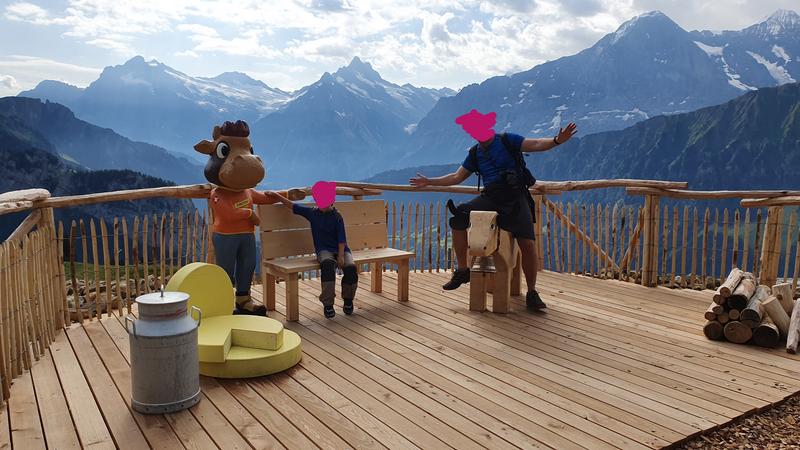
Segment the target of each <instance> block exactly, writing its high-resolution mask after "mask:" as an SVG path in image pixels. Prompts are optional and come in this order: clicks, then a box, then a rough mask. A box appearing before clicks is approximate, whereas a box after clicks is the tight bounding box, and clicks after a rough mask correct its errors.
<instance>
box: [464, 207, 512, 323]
mask: <svg viewBox="0 0 800 450" xmlns="http://www.w3.org/2000/svg"><path fill="white" fill-rule="evenodd" d="M469 222H470V224H469V229H468V230H467V241H468V242H469V256H470V257H474V258H479V259H478V261H477V264H475V265H473V266H472V267H471V268H470V283H469V286H470V288H469V309H470V311H485V310H486V293H487V292H491V293H492V312H496V313H506V312H508V311H509V297H510V296H511V295H519V292H520V282H521V280H520V273H519V272H520V269H521V264H520V263H519V255H520V253H519V247H518V246H517V242H516V240H515V239H514V238H513V237H512V236H511V233H509V232H508V231H505V230H501V229H500V228H499V227H498V226H497V213H496V212H494V211H472V212H470V215H469ZM489 257H491V258H492V260H493V262H494V269H492V268H490V267H489V265H488V264H486V261H487V258H489Z"/></svg>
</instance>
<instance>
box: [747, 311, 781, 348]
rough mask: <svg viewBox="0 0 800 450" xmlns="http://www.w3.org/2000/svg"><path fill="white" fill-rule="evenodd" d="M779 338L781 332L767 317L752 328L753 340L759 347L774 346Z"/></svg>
mask: <svg viewBox="0 0 800 450" xmlns="http://www.w3.org/2000/svg"><path fill="white" fill-rule="evenodd" d="M780 340H781V333H780V331H779V330H778V327H777V326H775V324H774V323H772V320H770V318H769V317H765V318H764V320H763V321H762V322H761V324H760V325H759V326H758V327H756V329H755V330H753V342H755V344H756V345H758V346H760V347H767V348H775V347H777V346H778V342H779V341H780Z"/></svg>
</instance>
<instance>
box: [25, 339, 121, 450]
mask: <svg viewBox="0 0 800 450" xmlns="http://www.w3.org/2000/svg"><path fill="white" fill-rule="evenodd" d="M50 353H51V355H52V356H53V362H54V364H55V367H56V371H57V372H58V378H59V379H60V380H61V385H62V387H63V389H64V396H65V397H66V399H67V404H68V405H69V409H70V411H72V415H73V416H74V417H76V418H77V419H76V420H75V428H76V429H77V430H78V437H79V438H80V440H81V446H82V447H84V448H87V447H91V448H109V449H113V448H116V446H115V445H114V440H113V438H112V437H111V432H110V431H109V429H108V426H107V425H106V423H105V421H104V420H103V414H102V413H101V412H100V407H99V406H98V404H97V403H96V401H95V398H94V396H93V395H92V391H91V389H90V388H89V383H88V381H87V380H86V377H84V374H83V371H82V370H81V366H80V364H79V363H78V358H77V356H76V355H75V352H74V351H73V349H72V346H71V345H70V343H69V341H68V340H67V336H66V334H65V333H58V334H57V335H56V339H55V341H54V342H53V344H52V345H51V346H50ZM15 445H16V444H15Z"/></svg>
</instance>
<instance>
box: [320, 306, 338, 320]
mask: <svg viewBox="0 0 800 450" xmlns="http://www.w3.org/2000/svg"><path fill="white" fill-rule="evenodd" d="M322 311H323V312H324V313H325V318H326V319H333V316H335V315H336V311H334V310H333V305H330V306H327V305H326V306H325V308H324V309H323V310H322Z"/></svg>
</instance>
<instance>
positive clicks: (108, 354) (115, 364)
mask: <svg viewBox="0 0 800 450" xmlns="http://www.w3.org/2000/svg"><path fill="white" fill-rule="evenodd" d="M106 323H108V324H119V322H118V321H117V319H115V318H113V317H111V318H105V319H103V320H102V321H101V322H99V323H98V322H97V321H92V322H87V323H85V324H84V325H83V328H84V330H86V334H87V336H88V337H89V339H90V340H91V341H92V345H93V346H94V348H95V350H96V351H97V354H98V355H99V356H100V359H101V360H102V361H103V364H104V365H105V366H106V368H107V369H108V372H109V374H110V375H111V379H112V380H113V382H114V384H115V385H116V387H117V391H118V392H119V394H120V395H121V396H122V398H123V399H124V401H125V404H126V406H127V405H130V402H131V371H130V367H129V366H128V363H127V361H126V360H125V358H124V357H123V356H122V354H121V353H120V352H119V348H118V347H117V346H116V345H115V344H114V342H113V341H112V339H111V336H110V335H109V334H108V332H107V331H106V327H105V326H104V325H105V324H106ZM123 331H124V330H123ZM126 339H127V336H126ZM131 414H132V415H133V418H134V420H135V421H136V424H138V426H139V427H140V429H141V430H142V433H143V434H144V437H145V439H147V442H148V444H149V445H150V446H151V447H153V448H163V449H169V448H180V447H183V445H182V444H181V441H180V439H178V436H177V435H176V434H175V432H174V431H173V430H172V427H170V425H169V422H167V420H166V419H165V418H164V416H161V415H151V414H140V413H138V412H136V411H133V410H131Z"/></svg>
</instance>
